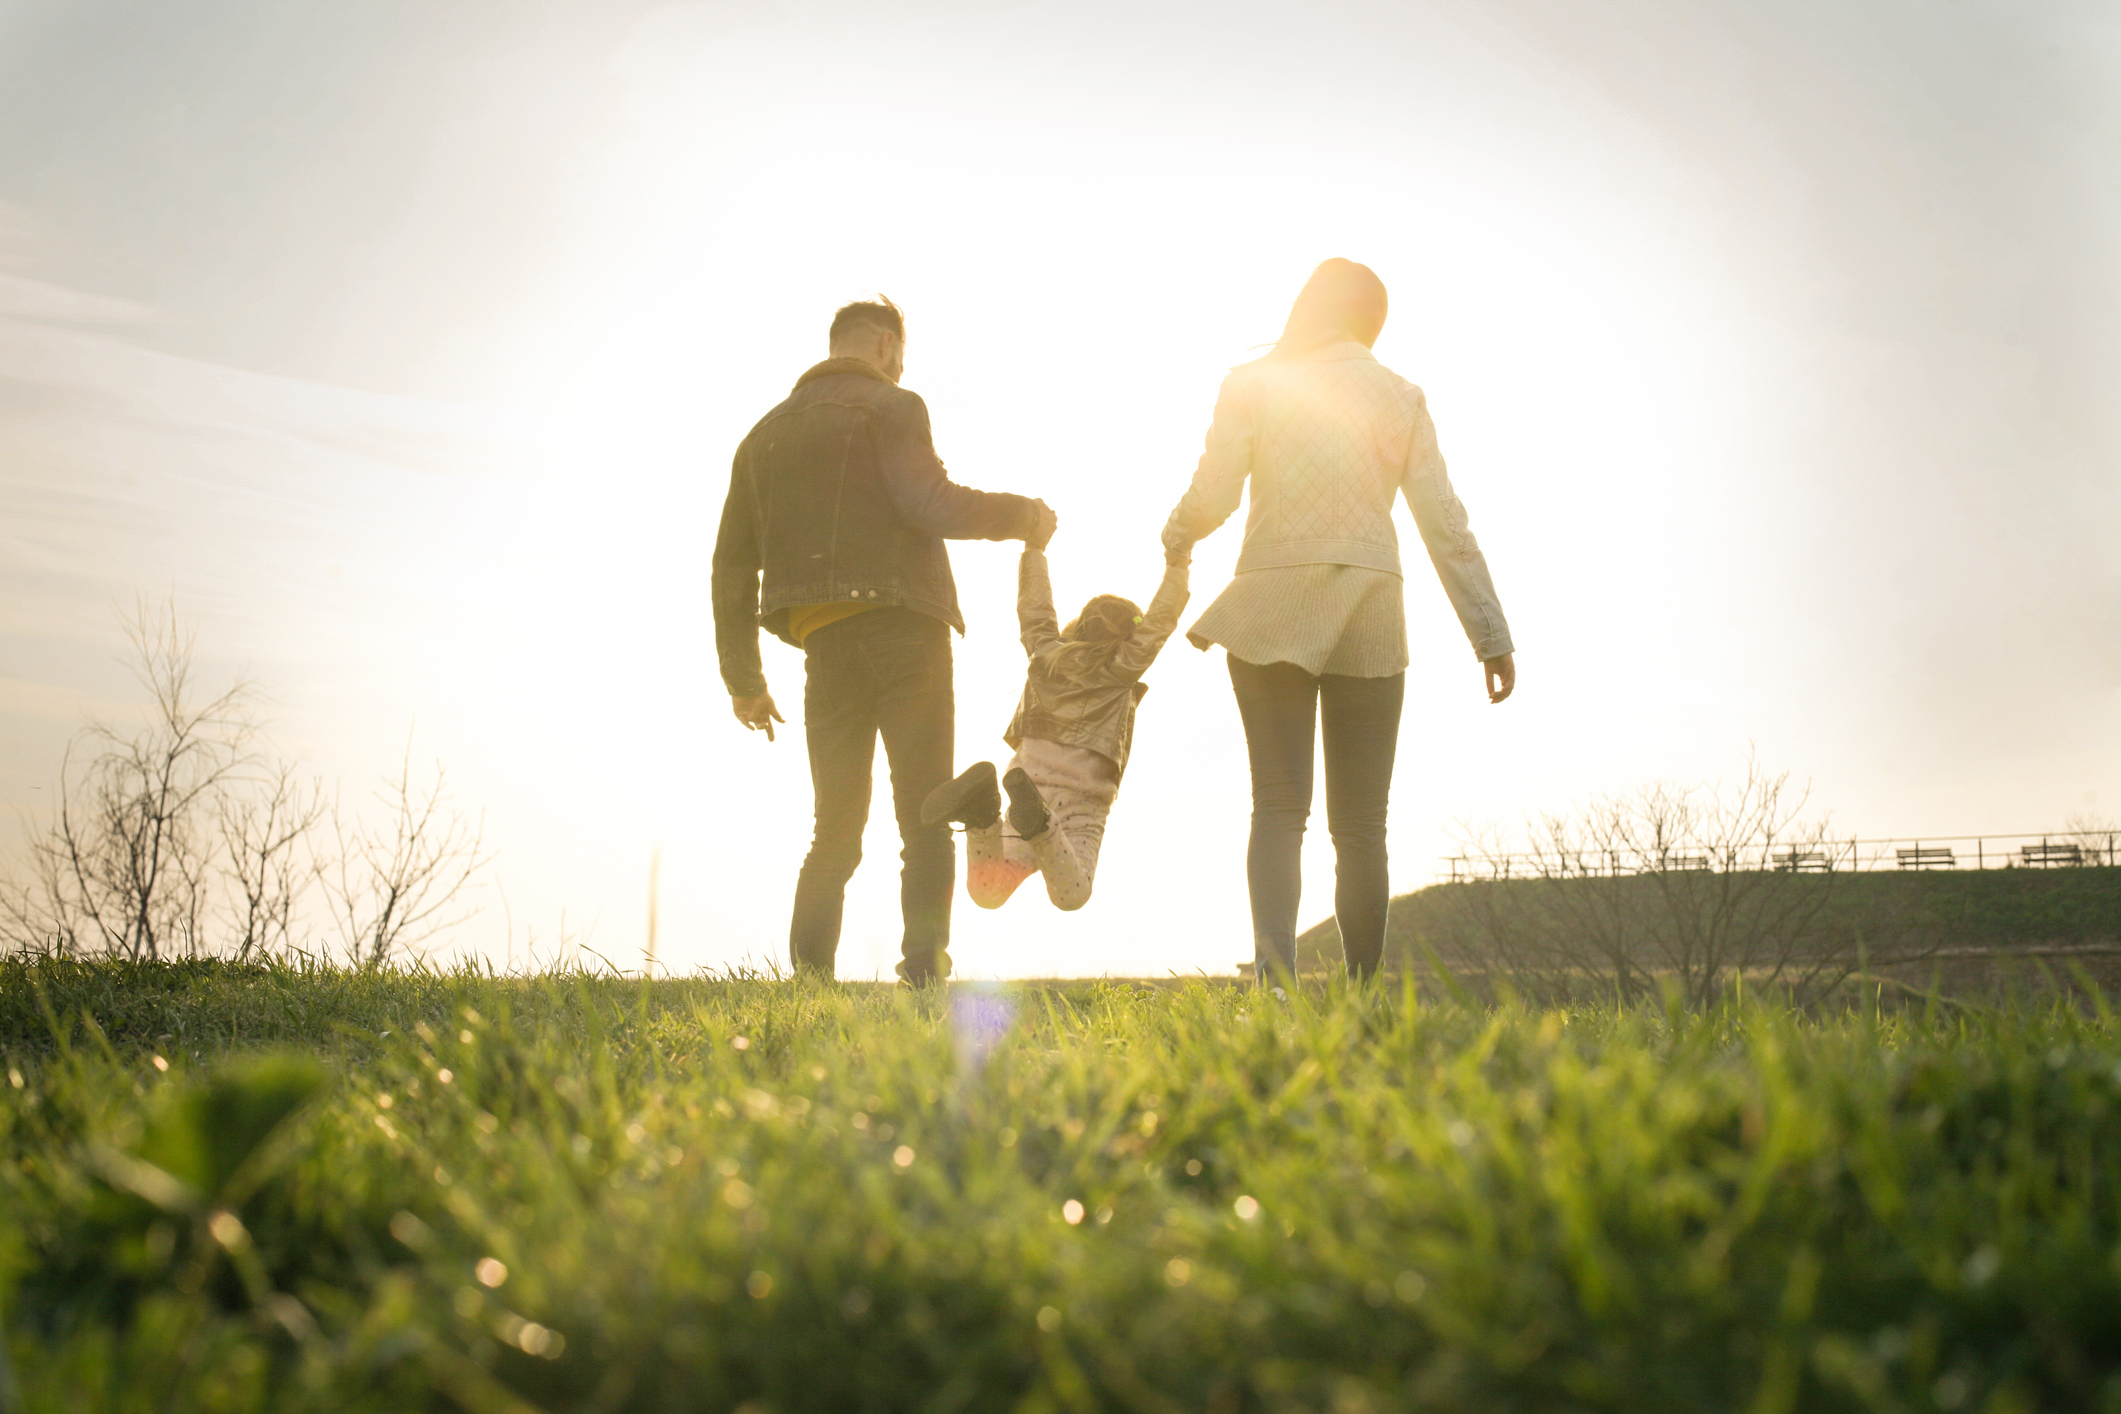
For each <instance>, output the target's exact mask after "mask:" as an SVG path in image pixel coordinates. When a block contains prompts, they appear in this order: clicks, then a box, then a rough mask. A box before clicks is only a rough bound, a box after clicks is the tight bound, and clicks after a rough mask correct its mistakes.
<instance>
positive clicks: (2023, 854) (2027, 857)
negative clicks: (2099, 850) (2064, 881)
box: [2018, 840, 2084, 869]
mask: <svg viewBox="0 0 2121 1414" xmlns="http://www.w3.org/2000/svg"><path fill="white" fill-rule="evenodd" d="M2018 857H2019V858H2020V859H2021V860H2023V861H2024V862H2025V864H2026V867H2028V868H2031V869H2050V868H2053V867H2054V866H2055V865H2057V864H2082V863H2083V862H2084V847H2083V846H2082V845H2074V844H2050V843H2048V842H2047V841H2046V840H2042V841H2040V843H2038V844H2029V845H2027V846H2025V847H2024V848H2023V849H2021V850H2019V851H2018Z"/></svg>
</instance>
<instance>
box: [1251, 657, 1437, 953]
mask: <svg viewBox="0 0 2121 1414" xmlns="http://www.w3.org/2000/svg"><path fill="white" fill-rule="evenodd" d="M1230 684H1231V686H1233V687H1235V688H1236V689H1237V710H1238V712H1239V714H1240V715H1241V716H1243V718H1244V722H1245V748H1246V750H1247V752H1248V753H1249V754H1250V756H1251V758H1252V845H1251V849H1250V851H1249V852H1248V853H1247V855H1246V856H1245V872H1246V876H1247V879H1248V881H1249V883H1250V884H1251V890H1252V946H1253V959H1254V968H1253V971H1254V975H1256V976H1258V977H1260V978H1262V979H1264V978H1267V977H1268V976H1269V975H1270V974H1275V973H1280V974H1294V972H1295V971H1296V907H1297V903H1298V899H1299V896H1300V894H1301V893H1302V890H1303V868H1302V856H1303V842H1304V822H1305V820H1306V819H1308V818H1309V816H1310V814H1311V757H1312V742H1313V740H1314V737H1313V725H1312V724H1313V722H1314V721H1316V720H1317V719H1318V718H1319V717H1321V716H1323V718H1324V723H1323V725H1324V731H1325V746H1326V829H1327V831H1328V832H1329V833H1330V834H1331V835H1332V836H1333V881H1334V883H1333V912H1334V916H1335V917H1336V918H1337V919H1338V921H1339V923H1340V945H1341V948H1342V950H1343V951H1344V952H1345V953H1346V955H1347V960H1348V973H1349V975H1350V976H1353V977H1368V976H1370V975H1371V974H1372V973H1374V972H1376V971H1377V963H1378V959H1379V958H1380V957H1381V956H1382V955H1383V953H1384V942H1385V914H1386V911H1387V910H1388V909H1389V908H1390V906H1391V877H1390V873H1389V871H1388V869H1387V868H1386V863H1385V811H1386V808H1387V806H1388V805H1389V803H1390V798H1391V794H1392V759H1393V756H1394V755H1395V754H1396V752H1397V750H1398V746H1399V711H1400V706H1401V704H1402V702H1403V701H1404V700H1405V697H1406V686H1407V675H1406V674H1405V673H1396V674H1394V675H1393V676H1391V677H1388V678H1351V677H1340V676H1337V675H1333V674H1328V675H1326V676H1324V677H1314V676H1313V675H1312V674H1310V673H1307V672H1305V671H1304V670H1303V669H1302V668H1299V667H1297V666H1296V665H1295V664H1294V663H1269V664H1267V665H1266V666H1265V667H1261V666H1260V665H1259V664H1257V663H1247V662H1246V661H1244V660H1243V659H1242V658H1238V657H1235V656H1232V657H1231V658H1230Z"/></svg>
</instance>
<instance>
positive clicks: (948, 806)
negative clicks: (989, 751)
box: [921, 761, 1002, 830]
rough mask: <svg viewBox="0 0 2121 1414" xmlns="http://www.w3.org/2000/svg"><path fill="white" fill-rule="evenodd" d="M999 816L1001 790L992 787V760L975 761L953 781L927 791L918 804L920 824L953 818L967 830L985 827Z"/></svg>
mask: <svg viewBox="0 0 2121 1414" xmlns="http://www.w3.org/2000/svg"><path fill="white" fill-rule="evenodd" d="M1001 818H1002V793H1001V792H1000V791H998V790H996V789H995V788H994V763H993V762H992V761H975V762H974V763H973V764H972V765H970V766H967V767H966V768H965V769H964V771H963V773H962V774H960V775H959V776H958V778H957V779H956V780H954V781H945V782H943V783H942V784H941V785H939V786H937V787H936V788H935V789H934V790H932V791H929V792H928V799H927V800H926V801H925V802H924V803H923V804H922V805H921V823H922V824H923V825H940V824H942V823H943V822H945V821H955V822H956V823H957V824H960V825H963V826H965V827H966V828H967V829H972V830H984V829H986V828H987V827H988V826H990V825H992V824H993V823H994V822H995V821H997V820H999V819H1001Z"/></svg>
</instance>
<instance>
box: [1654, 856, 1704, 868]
mask: <svg viewBox="0 0 2121 1414" xmlns="http://www.w3.org/2000/svg"><path fill="white" fill-rule="evenodd" d="M1657 867H1658V868H1659V869H1684V870H1689V871H1692V870H1704V869H1707V868H1708V867H1709V857H1708V856H1707V855H1705V854H1667V855H1665V856H1664V857H1663V858H1662V859H1660V860H1658V861H1657Z"/></svg>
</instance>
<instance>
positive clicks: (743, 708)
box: [729, 692, 788, 741]
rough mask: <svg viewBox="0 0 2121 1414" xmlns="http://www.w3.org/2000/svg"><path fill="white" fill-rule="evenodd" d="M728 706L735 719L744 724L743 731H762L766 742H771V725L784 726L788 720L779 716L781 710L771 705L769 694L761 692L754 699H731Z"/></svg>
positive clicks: (770, 694) (771, 700)
mask: <svg viewBox="0 0 2121 1414" xmlns="http://www.w3.org/2000/svg"><path fill="white" fill-rule="evenodd" d="M729 706H730V708H731V710H733V711H734V712H735V713H736V719H737V720H738V721H740V722H742V723H743V724H744V730H745V731H747V732H756V731H763V732H765V733H766V740H768V741H772V740H773V724H774V723H775V722H781V723H784V724H785V723H786V722H787V720H788V719H787V718H786V717H783V716H782V715H781V709H780V708H778V707H776V706H774V705H773V694H772V693H770V692H762V693H760V694H759V695H758V696H756V697H732V698H730V699H729Z"/></svg>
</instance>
